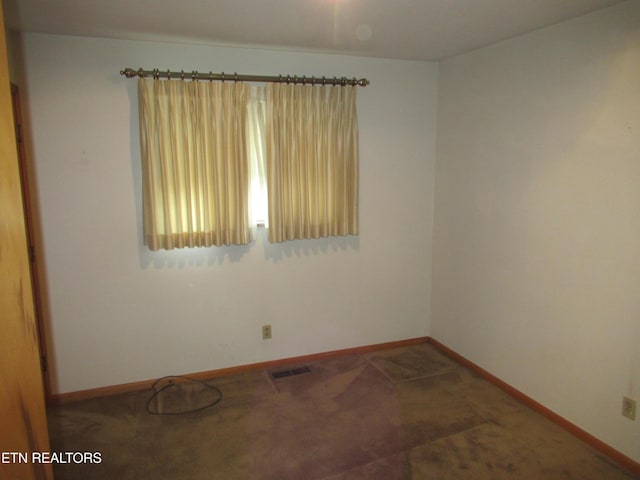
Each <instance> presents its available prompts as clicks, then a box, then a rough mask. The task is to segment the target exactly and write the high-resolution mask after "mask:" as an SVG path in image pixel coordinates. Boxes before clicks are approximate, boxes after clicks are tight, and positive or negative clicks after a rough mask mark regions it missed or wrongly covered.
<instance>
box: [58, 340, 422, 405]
mask: <svg viewBox="0 0 640 480" xmlns="http://www.w3.org/2000/svg"><path fill="white" fill-rule="evenodd" d="M428 341H429V337H418V338H409V339H407V340H398V341H395V342H386V343H378V344H374V345H365V346H362V347H353V348H345V349H342V350H333V351H329V352H321V353H313V354H311V355H301V356H298V357H289V358H282V359H279V360H270V361H267V362H258V363H251V364H247V365H238V366H235V367H227V368H219V369H216V370H207V371H204V372H196V373H190V374H185V376H188V377H190V378H193V379H196V380H205V379H208V378H216V377H222V376H225V375H234V374H238V373H245V372H250V371H255V370H262V369H268V368H273V367H278V366H280V365H290V364H295V363H306V362H313V361H316V360H322V359H325V358H333V357H339V356H344V355H358V354H360V355H362V354H364V353H369V352H375V351H378V350H387V349H391V348H398V347H406V346H409V345H417V344H420V343H427V342H428ZM155 382H156V379H153V380H143V381H140V382H132V383H123V384H120V385H111V386H108V387H99V388H92V389H89V390H79V391H76V392H68V393H57V394H52V395H51V397H50V399H49V404H50V405H57V404H61V403H70V402H78V401H80V400H88V399H90V398H97V397H107V396H110V395H117V394H120V393H127V392H135V391H138V390H145V389H150V388H151V386H152V385H153V384H154V383H155Z"/></svg>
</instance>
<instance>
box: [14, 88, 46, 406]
mask: <svg viewBox="0 0 640 480" xmlns="http://www.w3.org/2000/svg"><path fill="white" fill-rule="evenodd" d="M11 105H12V107H13V120H14V125H15V133H16V145H17V150H18V168H19V171H20V184H21V187H22V205H23V208H24V224H25V233H26V236H27V248H28V254H29V268H30V272H31V291H32V294H33V308H34V314H35V319H36V327H37V330H38V343H39V349H40V365H41V367H42V385H43V387H44V395H45V400H47V401H49V399H50V398H51V381H50V378H49V361H48V355H47V336H46V329H45V324H44V310H43V302H42V292H41V289H40V285H41V278H40V275H41V274H40V268H39V264H40V257H41V255H40V254H39V249H38V248H36V246H37V242H36V233H35V228H34V225H35V220H36V218H35V215H34V209H33V204H32V199H33V197H32V195H31V182H30V181H29V174H28V172H29V166H28V163H27V154H26V149H25V138H24V132H25V128H24V122H23V120H22V109H21V102H20V88H19V87H18V86H17V85H16V84H14V83H11Z"/></svg>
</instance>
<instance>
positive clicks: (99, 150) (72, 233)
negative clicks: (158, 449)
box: [19, 34, 437, 393]
mask: <svg viewBox="0 0 640 480" xmlns="http://www.w3.org/2000/svg"><path fill="white" fill-rule="evenodd" d="M20 44H21V45H19V48H20V50H21V58H22V61H23V63H24V65H23V69H24V73H25V78H26V80H25V85H23V90H24V91H25V92H26V96H27V101H26V103H27V105H28V116H29V118H30V122H31V130H32V135H31V137H32V138H31V140H32V151H33V156H34V163H35V175H34V176H35V181H36V184H37V189H38V197H39V202H40V211H41V218H42V220H41V221H42V235H43V239H44V262H45V266H46V274H47V275H46V280H47V287H48V291H49V295H48V307H49V315H48V316H49V322H50V326H51V337H52V338H51V345H50V349H51V350H52V351H53V352H52V354H53V358H52V361H53V366H54V368H55V379H54V380H55V384H56V385H57V392H60V393H63V392H69V391H76V390H82V389H89V388H94V387H100V386H105V385H114V384H120V383H125V382H131V381H137V380H144V379H152V378H157V377H160V376H163V375H167V374H178V373H190V372H197V371H203V370H210V369H217V368H223V367H228V366H235V365H242V364H249V363H253V362H260V361H266V360H271V359H280V358H286V357H291V356H296V355H303V354H310V353H316V352H323V351H331V350H335V349H341V348H348V347H355V346H360V345H369V344H375V343H381V342H387V341H394V340H401V339H406V338H414V337H420V336H424V335H426V334H427V332H428V325H429V311H430V298H429V295H430V271H431V238H432V216H433V215H432V210H433V206H432V199H433V181H434V180H433V177H434V163H435V121H436V100H437V93H436V86H437V85H436V84H437V65H436V64H429V63H422V62H406V61H391V60H381V59H366V58H354V57H346V56H335V55H321V54H310V53H294V52H284V51H267V50H250V49H241V48H230V47H225V48H221V47H213V46H202V45H200V46H198V45H185V44H170V43H155V42H132V41H119V40H106V39H90V38H78V37H64V36H49V35H36V34H26V35H23V36H22V37H21V41H20ZM140 66H143V67H145V68H154V67H158V68H162V69H166V68H170V69H172V70H181V69H186V70H189V71H190V70H192V69H196V70H200V71H210V70H213V71H217V72H219V71H225V72H236V71H237V72H240V73H249V74H251V73H254V74H260V73H261V74H279V73H284V74H287V73H289V74H306V75H318V76H322V75H327V76H333V75H338V76H341V75H346V76H349V77H352V76H357V77H367V78H368V79H369V80H370V81H371V85H370V86H369V87H367V88H362V89H359V90H358V104H357V106H358V112H359V118H360V122H359V124H360V152H361V156H360V162H361V168H360V175H361V177H360V224H361V230H360V235H359V236H357V237H345V238H334V239H324V240H318V241H297V242H290V243H286V244H283V245H272V244H269V243H268V242H267V241H266V240H265V238H264V236H265V235H264V231H262V232H261V237H260V238H259V239H258V241H257V242H256V243H255V244H253V245H251V246H248V247H225V248H208V249H190V250H182V251H172V252H158V253H154V252H149V251H148V250H147V249H146V248H145V247H143V246H142V242H141V191H140V159H139V143H138V129H137V121H138V118H137V106H136V105H137V104H136V102H137V99H136V82H135V81H134V80H127V79H125V78H124V77H121V76H120V75H119V71H120V70H121V69H123V68H124V67H134V68H138V67H140ZM266 323H270V324H272V326H273V339H272V340H270V341H263V340H262V337H261V325H263V324H266Z"/></svg>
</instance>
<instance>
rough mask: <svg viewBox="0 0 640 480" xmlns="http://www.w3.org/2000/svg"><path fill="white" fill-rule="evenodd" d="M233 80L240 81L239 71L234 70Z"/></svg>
mask: <svg viewBox="0 0 640 480" xmlns="http://www.w3.org/2000/svg"><path fill="white" fill-rule="evenodd" d="M233 81H234V82H236V83H238V72H233Z"/></svg>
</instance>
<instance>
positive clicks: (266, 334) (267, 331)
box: [262, 325, 271, 340]
mask: <svg viewBox="0 0 640 480" xmlns="http://www.w3.org/2000/svg"><path fill="white" fill-rule="evenodd" d="M270 338H271V325H263V326H262V339H263V340H269V339H270Z"/></svg>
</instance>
